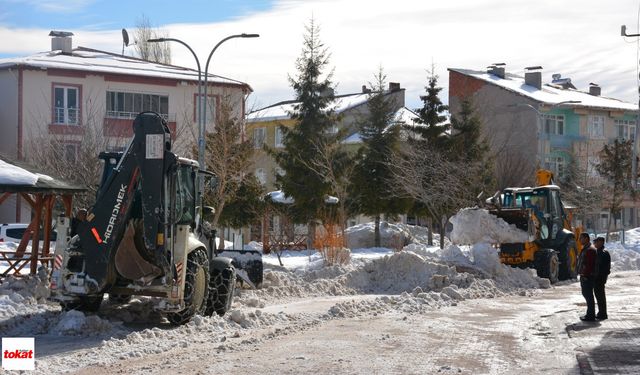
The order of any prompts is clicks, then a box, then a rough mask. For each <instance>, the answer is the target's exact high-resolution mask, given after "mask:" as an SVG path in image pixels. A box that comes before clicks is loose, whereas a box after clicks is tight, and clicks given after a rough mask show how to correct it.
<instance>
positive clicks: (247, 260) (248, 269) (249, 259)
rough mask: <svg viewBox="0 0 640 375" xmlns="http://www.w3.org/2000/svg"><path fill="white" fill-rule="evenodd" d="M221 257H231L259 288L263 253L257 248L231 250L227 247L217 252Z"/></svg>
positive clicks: (236, 265)
mask: <svg viewBox="0 0 640 375" xmlns="http://www.w3.org/2000/svg"><path fill="white" fill-rule="evenodd" d="M217 256H219V257H225V258H231V260H232V261H231V264H233V266H234V267H235V268H236V269H237V270H239V272H238V274H243V275H244V276H245V277H247V278H248V279H249V281H251V283H253V286H255V287H256V288H259V287H260V285H262V272H263V268H264V266H263V264H262V253H261V252H260V251H257V250H230V249H225V250H224V251H222V252H219V253H218V254H217ZM242 271H244V272H242Z"/></svg>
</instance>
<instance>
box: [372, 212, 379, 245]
mask: <svg viewBox="0 0 640 375" xmlns="http://www.w3.org/2000/svg"><path fill="white" fill-rule="evenodd" d="M373 243H374V246H375V247H380V215H379V214H378V215H376V224H375V229H374V236H373Z"/></svg>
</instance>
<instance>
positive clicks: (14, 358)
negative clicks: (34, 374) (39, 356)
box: [2, 337, 35, 370]
mask: <svg viewBox="0 0 640 375" xmlns="http://www.w3.org/2000/svg"><path fill="white" fill-rule="evenodd" d="M2 368H3V369H4V370H35V344H34V338H33V337H3V338H2Z"/></svg>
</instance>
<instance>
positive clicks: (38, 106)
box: [0, 32, 252, 222]
mask: <svg viewBox="0 0 640 375" xmlns="http://www.w3.org/2000/svg"><path fill="white" fill-rule="evenodd" d="M49 35H50V37H51V50H50V51H46V52H41V53H37V54H34V55H31V56H25V57H16V58H6V59H0V101H1V102H2V103H3V105H2V106H0V129H1V130H2V136H1V137H0V154H1V155H2V157H4V158H8V159H13V160H26V161H29V159H30V155H32V153H34V152H37V149H38V144H37V143H36V144H34V142H33V140H34V139H36V138H37V137H41V136H43V135H45V136H51V137H57V139H59V140H60V144H61V145H62V146H61V147H64V150H65V157H67V158H69V159H70V160H74V158H75V156H76V155H77V153H78V152H79V150H80V149H81V148H82V147H83V141H84V140H86V138H87V137H88V136H89V135H90V134H91V135H92V136H95V134H99V136H102V137H104V138H105V140H106V142H105V144H106V145H107V148H109V149H111V150H119V149H122V148H123V146H124V145H125V144H126V142H127V141H128V140H129V138H130V137H131V135H132V120H133V119H134V118H135V116H136V115H137V114H138V113H139V112H142V111H155V112H158V113H160V114H161V115H162V116H163V117H164V118H165V119H166V120H167V122H168V125H169V128H170V129H171V131H172V136H173V138H174V149H175V150H176V151H177V152H179V153H182V154H185V155H190V156H193V155H192V150H193V145H194V144H195V142H196V139H197V134H198V131H197V123H198V119H197V111H196V103H197V101H198V72H197V71H196V70H193V69H189V68H184V67H180V66H174V65H165V64H159V63H153V62H149V61H145V60H141V59H137V58H134V57H131V56H124V55H120V54H117V53H111V52H106V51H99V50H95V49H91V48H86V47H76V48H73V40H72V37H73V34H72V33H68V32H51V34H49ZM251 92H252V89H251V87H250V86H249V85H248V84H246V83H244V82H240V81H237V80H234V79H230V78H225V77H220V76H216V75H210V76H209V77H208V97H207V100H206V103H207V105H206V108H207V124H206V129H207V131H212V130H213V129H214V126H215V121H216V116H217V111H216V109H217V108H218V107H219V105H220V101H221V100H223V99H224V100H230V102H231V103H232V107H233V108H234V112H235V113H234V114H235V115H236V116H237V117H238V118H244V111H245V99H246V96H247V95H249V94H250V93H251ZM202 101H203V103H204V100H202ZM100 151H103V150H95V153H96V156H97V154H98V153H99V152H100ZM29 215H30V213H29V210H28V205H26V204H21V202H20V200H13V201H11V200H8V201H5V202H4V204H3V205H2V206H0V222H20V221H27V220H28V219H29Z"/></svg>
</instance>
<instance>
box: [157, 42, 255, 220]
mask: <svg viewBox="0 0 640 375" xmlns="http://www.w3.org/2000/svg"><path fill="white" fill-rule="evenodd" d="M259 36H260V35H259V34H245V33H242V34H234V35H230V36H228V37H226V38H224V39H222V40H221V41H219V42H218V44H216V45H215V46H214V47H213V49H212V50H211V52H210V53H209V57H208V58H207V64H206V65H205V73H204V106H203V104H202V103H203V100H202V86H203V83H202V69H201V67H200V60H199V59H198V56H197V55H196V53H195V52H194V51H193V49H192V48H191V47H190V46H189V45H188V44H187V43H185V42H183V41H182V40H180V39H176V38H154V39H148V40H147V42H149V43H162V42H176V43H180V44H182V45H183V46H185V47H187V49H189V51H190V52H191V54H192V55H193V57H194V58H195V59H196V65H197V67H198V104H197V106H196V112H197V113H198V164H199V165H200V169H201V170H206V166H205V160H204V155H205V139H204V138H205V129H206V117H207V108H206V106H207V97H208V96H207V91H208V90H207V77H208V75H209V62H210V61H211V56H213V53H214V52H215V51H216V49H218V47H220V45H221V44H222V43H224V42H226V41H227V40H229V39H233V38H257V37H259ZM203 192H204V179H202V178H200V179H199V186H198V194H197V204H198V206H199V207H201V209H202V194H203Z"/></svg>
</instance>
